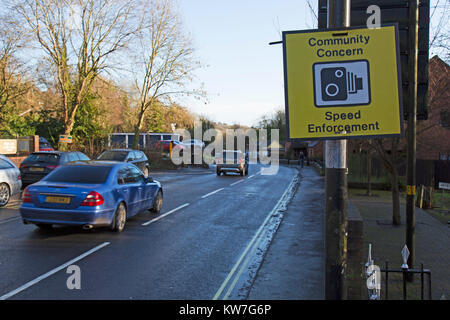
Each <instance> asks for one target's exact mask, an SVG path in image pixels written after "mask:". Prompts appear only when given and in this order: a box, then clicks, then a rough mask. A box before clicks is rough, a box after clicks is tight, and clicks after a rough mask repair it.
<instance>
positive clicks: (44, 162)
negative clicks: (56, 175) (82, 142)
mask: <svg viewBox="0 0 450 320" xmlns="http://www.w3.org/2000/svg"><path fill="white" fill-rule="evenodd" d="M80 160H83V161H85V160H91V159H90V158H89V157H88V156H87V155H85V154H84V153H82V152H79V151H70V152H64V151H43V152H33V153H32V154H30V155H29V156H28V157H27V158H26V159H25V160H24V161H23V162H22V163H21V164H20V174H21V176H22V187H26V186H27V185H29V184H32V183H35V182H38V181H39V180H41V179H42V178H44V177H45V176H46V175H47V174H49V173H50V172H52V171H53V169H55V168H57V167H59V166H60V165H63V164H66V163H69V162H72V161H80Z"/></svg>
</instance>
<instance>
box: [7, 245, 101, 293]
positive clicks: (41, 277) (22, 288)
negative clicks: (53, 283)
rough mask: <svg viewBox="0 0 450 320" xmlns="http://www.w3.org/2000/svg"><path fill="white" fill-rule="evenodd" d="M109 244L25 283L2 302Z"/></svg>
mask: <svg viewBox="0 0 450 320" xmlns="http://www.w3.org/2000/svg"><path fill="white" fill-rule="evenodd" d="M109 244H110V242H104V243H102V244H101V245H99V246H97V247H95V248H93V249H91V250H89V251H87V252H85V253H83V254H82V255H79V256H78V257H76V258H74V259H72V260H70V261H68V262H66V263H64V264H63V265H61V266H59V267H57V268H55V269H53V270H50V271H49V272H47V273H45V274H43V275H42V276H40V277H37V278H36V279H34V280H31V281H30V282H27V283H25V284H24V285H23V286H21V287H19V288H17V289H16V290H13V291H11V292H9V293H7V294H5V295H3V296H1V297H0V300H6V299H8V298H11V297H12V296H14V295H16V294H18V293H19V292H22V291H24V290H26V289H28V288H29V287H31V286H33V285H35V284H36V283H38V282H40V281H42V280H44V279H46V278H48V277H50V276H52V275H54V274H55V273H57V272H59V271H61V270H62V269H65V268H67V267H68V266H70V265H72V264H74V263H75V262H77V261H80V260H81V259H84V258H86V257H87V256H88V255H91V254H93V253H94V252H96V251H98V250H100V249H102V248H104V247H106V246H107V245H109Z"/></svg>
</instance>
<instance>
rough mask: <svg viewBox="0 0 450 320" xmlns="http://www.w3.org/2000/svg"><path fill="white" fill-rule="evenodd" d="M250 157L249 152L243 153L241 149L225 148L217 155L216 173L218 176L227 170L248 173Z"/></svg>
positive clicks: (242, 173)
mask: <svg viewBox="0 0 450 320" xmlns="http://www.w3.org/2000/svg"><path fill="white" fill-rule="evenodd" d="M248 159H249V158H248V153H242V152H241V151H239V150H237V151H236V150H224V151H223V153H222V154H220V155H218V156H217V157H216V164H217V167H216V173H217V175H218V176H220V175H221V174H222V173H223V174H226V173H227V172H236V173H240V174H241V176H243V175H248Z"/></svg>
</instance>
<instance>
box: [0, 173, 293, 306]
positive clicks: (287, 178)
mask: <svg viewBox="0 0 450 320" xmlns="http://www.w3.org/2000/svg"><path fill="white" fill-rule="evenodd" d="M261 168H262V167H261V166H260V165H251V166H250V173H249V176H247V177H241V176H239V175H231V174H230V175H228V176H221V177H218V176H216V174H215V172H213V171H209V172H205V171H202V170H192V171H187V172H184V173H179V172H175V173H157V174H155V175H154V176H153V177H154V178H155V179H156V180H159V181H161V183H162V185H163V189H164V204H163V209H162V212H161V214H160V215H154V214H152V213H150V212H142V213H140V214H139V215H137V216H135V217H133V218H131V219H129V220H128V221H127V225H126V227H125V230H124V231H123V232H122V233H120V234H116V233H113V232H111V231H109V230H108V229H107V228H99V229H93V230H82V229H79V228H74V227H57V228H54V230H52V231H49V232H46V231H42V230H39V229H38V228H36V227H35V226H33V225H24V224H23V223H22V221H21V220H20V218H19V217H18V215H19V212H18V210H17V209H14V204H13V205H12V206H10V208H9V209H0V299H125V300H128V299H207V300H210V299H213V298H219V299H220V298H223V297H224V294H225V291H228V292H229V295H227V297H228V298H233V297H234V292H235V291H236V290H237V289H238V288H237V286H239V283H241V282H242V281H241V280H242V279H239V281H236V280H237V279H238V276H242V277H244V276H245V274H242V275H241V274H240V272H239V268H238V263H239V262H242V261H244V260H245V261H246V260H247V256H248V255H249V254H251V252H252V250H249V248H250V245H251V244H252V243H253V242H254V240H255V239H256V236H257V235H258V233H259V232H260V231H261V230H262V229H264V226H263V224H264V222H265V221H267V217H268V215H270V213H271V211H273V209H274V207H275V206H276V205H277V203H278V202H279V200H280V198H282V196H283V194H285V193H286V190H287V188H288V186H289V185H290V184H291V182H292V180H293V178H294V177H295V175H296V174H297V170H296V169H293V168H287V167H280V170H279V172H278V174H277V175H274V176H268V175H262V174H261V173H260V170H261ZM72 264H74V265H77V266H78V267H80V270H81V289H79V290H77V289H74V290H69V289H68V288H67V285H66V282H67V279H68V278H69V276H70V275H71V274H68V273H67V272H66V271H67V267H68V266H69V265H72ZM233 279H236V280H234V281H231V280H233ZM233 286H236V288H235V289H234V288H233Z"/></svg>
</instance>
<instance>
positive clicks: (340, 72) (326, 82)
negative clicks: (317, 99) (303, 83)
mask: <svg viewBox="0 0 450 320" xmlns="http://www.w3.org/2000/svg"><path fill="white" fill-rule="evenodd" d="M321 82H322V97H323V100H324V101H336V100H347V98H348V95H349V94H355V93H357V92H358V90H362V88H363V83H362V78H360V77H358V76H356V75H355V74H354V73H353V72H347V70H346V69H345V68H325V69H322V71H321Z"/></svg>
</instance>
